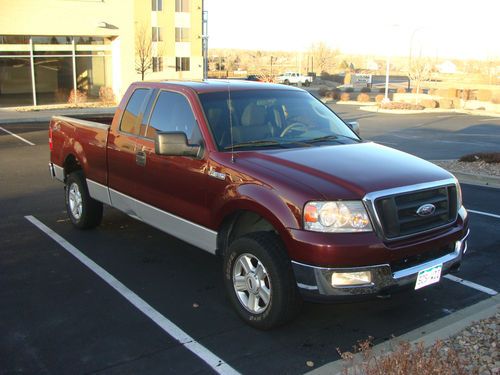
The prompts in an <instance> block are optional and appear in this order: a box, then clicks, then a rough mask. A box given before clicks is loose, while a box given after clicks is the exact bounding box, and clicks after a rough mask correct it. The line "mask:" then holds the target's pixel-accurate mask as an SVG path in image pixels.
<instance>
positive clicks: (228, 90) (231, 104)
mask: <svg viewBox="0 0 500 375" xmlns="http://www.w3.org/2000/svg"><path fill="white" fill-rule="evenodd" d="M227 96H228V102H227V105H228V108H229V134H230V137H231V162H233V163H234V139H233V108H232V107H233V103H232V101H231V86H230V84H229V81H227Z"/></svg>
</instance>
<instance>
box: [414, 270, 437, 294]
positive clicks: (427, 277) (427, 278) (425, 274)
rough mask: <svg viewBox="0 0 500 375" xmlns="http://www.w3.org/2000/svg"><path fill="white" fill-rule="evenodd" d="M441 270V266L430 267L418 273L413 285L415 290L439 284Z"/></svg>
mask: <svg viewBox="0 0 500 375" xmlns="http://www.w3.org/2000/svg"><path fill="white" fill-rule="evenodd" d="M442 269H443V265H442V264H438V265H436V266H432V267H429V268H426V269H425V270H422V271H420V272H419V273H418V276H417V282H416V284H415V290H416V289H420V288H423V287H424V286H427V285H431V284H434V283H437V282H439V279H441V270H442Z"/></svg>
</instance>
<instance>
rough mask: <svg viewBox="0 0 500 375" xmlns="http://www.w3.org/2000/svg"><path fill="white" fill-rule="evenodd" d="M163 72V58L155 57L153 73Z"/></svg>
mask: <svg viewBox="0 0 500 375" xmlns="http://www.w3.org/2000/svg"><path fill="white" fill-rule="evenodd" d="M161 71H163V57H153V72H161Z"/></svg>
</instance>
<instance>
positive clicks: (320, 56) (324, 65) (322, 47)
mask: <svg viewBox="0 0 500 375" xmlns="http://www.w3.org/2000/svg"><path fill="white" fill-rule="evenodd" d="M337 54H338V51H337V50H333V49H331V48H330V47H328V46H327V45H326V44H325V43H324V42H319V43H317V44H313V45H312V47H311V55H312V56H313V58H314V65H315V67H317V69H315V71H319V72H320V74H321V72H328V71H329V70H330V68H332V67H333V66H334V65H335V62H334V59H335V56H336V55H337Z"/></svg>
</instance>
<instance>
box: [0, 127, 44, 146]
mask: <svg viewBox="0 0 500 375" xmlns="http://www.w3.org/2000/svg"><path fill="white" fill-rule="evenodd" d="M0 130H3V131H4V132H6V133H7V134H10V135H11V136H13V137H16V138H17V139H20V140H21V141H23V142H25V143H27V144H29V145H30V146H34V145H35V144H34V143H33V142H30V141H28V140H27V139H24V138H23V137H20V136H18V135H17V134H14V133H12V132H10V131H8V130H7V129H5V128H2V127H1V126H0Z"/></svg>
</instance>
